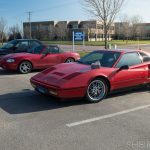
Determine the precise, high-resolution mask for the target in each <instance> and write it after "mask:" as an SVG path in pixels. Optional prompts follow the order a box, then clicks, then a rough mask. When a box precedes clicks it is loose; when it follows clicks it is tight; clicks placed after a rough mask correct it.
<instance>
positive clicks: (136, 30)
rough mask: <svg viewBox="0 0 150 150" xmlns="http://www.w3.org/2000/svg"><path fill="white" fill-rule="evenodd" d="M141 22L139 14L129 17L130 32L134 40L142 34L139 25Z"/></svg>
mask: <svg viewBox="0 0 150 150" xmlns="http://www.w3.org/2000/svg"><path fill="white" fill-rule="evenodd" d="M142 22H143V19H142V17H141V16H139V15H136V16H133V17H131V24H132V30H131V33H132V38H133V39H134V40H135V39H137V38H139V37H140V36H142V34H143V30H142V28H141V26H140V25H139V24H140V23H142Z"/></svg>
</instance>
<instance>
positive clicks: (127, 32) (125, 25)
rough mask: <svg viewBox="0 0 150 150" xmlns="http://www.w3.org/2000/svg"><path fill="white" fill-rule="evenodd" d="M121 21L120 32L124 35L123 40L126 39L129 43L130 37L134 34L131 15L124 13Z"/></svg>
mask: <svg viewBox="0 0 150 150" xmlns="http://www.w3.org/2000/svg"><path fill="white" fill-rule="evenodd" d="M120 20H121V23H120V34H121V35H122V37H123V40H125V39H126V42H127V43H128V39H129V38H130V37H131V36H132V35H131V29H132V27H131V20H130V17H129V16H127V15H123V16H121V17H120Z"/></svg>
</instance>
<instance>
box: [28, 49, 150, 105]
mask: <svg viewBox="0 0 150 150" xmlns="http://www.w3.org/2000/svg"><path fill="white" fill-rule="evenodd" d="M30 82H31V85H32V86H33V87H34V88H35V90H36V91H38V92H39V93H42V94H49V95H52V96H56V97H60V98H62V99H65V98H81V97H86V99H87V100H88V101H89V102H92V103H96V102H99V101H100V100H102V99H104V98H105V96H106V95H107V94H108V93H110V92H113V91H117V90H120V89H128V88H129V87H130V88H131V87H134V86H138V85H142V84H150V54H149V53H147V52H144V51H141V50H99V51H94V52H92V53H90V54H88V55H86V56H84V57H83V58H81V59H80V60H79V61H77V62H75V63H71V64H59V65H55V66H53V67H51V68H49V69H46V70H44V71H43V72H41V73H39V74H37V75H35V76H33V77H32V78H31V79H30Z"/></svg>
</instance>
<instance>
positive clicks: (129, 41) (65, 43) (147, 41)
mask: <svg viewBox="0 0 150 150" xmlns="http://www.w3.org/2000/svg"><path fill="white" fill-rule="evenodd" d="M44 43H46V44H56V45H57V44H61V45H72V41H45V42H44ZM108 44H117V45H132V44H133V45H134V44H138V41H133V40H128V41H127V40H124V41H123V40H113V41H109V42H108ZM139 44H150V40H140V41H139ZM75 45H82V42H75ZM85 45H88V46H104V41H96V42H88V41H86V42H85Z"/></svg>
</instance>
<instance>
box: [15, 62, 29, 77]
mask: <svg viewBox="0 0 150 150" xmlns="http://www.w3.org/2000/svg"><path fill="white" fill-rule="evenodd" d="M18 71H19V72H20V73H22V74H27V73H29V72H31V71H32V64H31V63H30V62H29V61H23V62H21V63H20V65H19V67H18Z"/></svg>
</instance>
